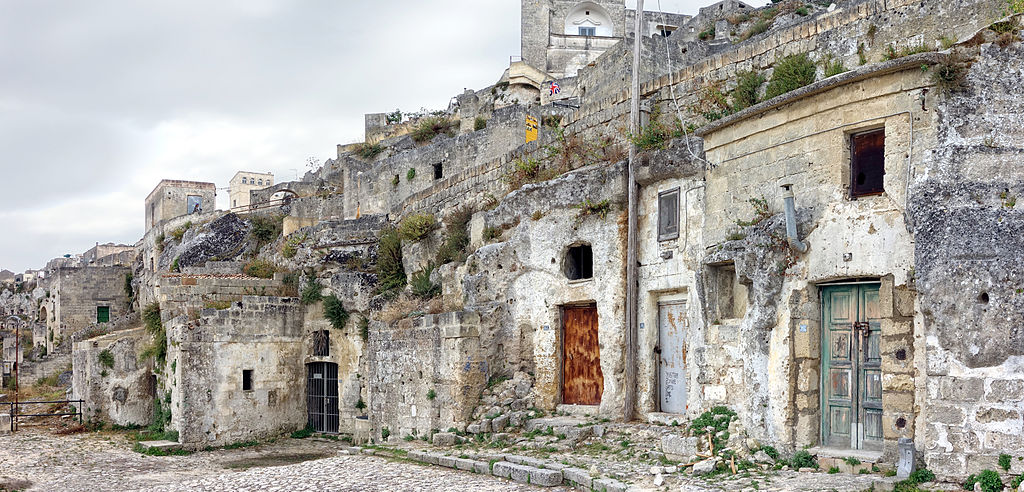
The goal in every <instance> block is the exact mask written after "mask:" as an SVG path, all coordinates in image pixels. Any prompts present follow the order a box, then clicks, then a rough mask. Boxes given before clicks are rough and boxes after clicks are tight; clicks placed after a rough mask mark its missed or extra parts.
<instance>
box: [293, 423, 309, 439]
mask: <svg viewBox="0 0 1024 492" xmlns="http://www.w3.org/2000/svg"><path fill="white" fill-rule="evenodd" d="M312 435H313V426H311V425H307V426H306V427H303V428H302V429H299V430H297V431H295V432H292V433H291V435H290V436H289V437H291V438H292V439H305V438H307V437H309V436H312Z"/></svg>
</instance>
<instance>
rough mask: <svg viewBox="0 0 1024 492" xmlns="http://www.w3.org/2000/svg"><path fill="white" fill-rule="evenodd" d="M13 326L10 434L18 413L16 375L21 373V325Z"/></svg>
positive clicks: (18, 323) (17, 323) (16, 323)
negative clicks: (12, 393)
mask: <svg viewBox="0 0 1024 492" xmlns="http://www.w3.org/2000/svg"><path fill="white" fill-rule="evenodd" d="M20 321H21V320H20V319H18V321H17V322H15V324H14V405H11V432H14V419H15V417H14V415H15V413H16V412H17V411H18V379H19V378H18V375H19V374H20V373H21V323H20Z"/></svg>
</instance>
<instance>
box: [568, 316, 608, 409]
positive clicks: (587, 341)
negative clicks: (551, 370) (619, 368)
mask: <svg viewBox="0 0 1024 492" xmlns="http://www.w3.org/2000/svg"><path fill="white" fill-rule="evenodd" d="M562 322H563V323H564V329H563V333H564V337H563V340H564V345H563V347H562V403H568V404H577V405H597V404H600V403H601V394H602V393H603V392H604V375H602V374H601V355H600V350H599V345H598V342H597V306H574V307H566V308H564V310H563V311H562Z"/></svg>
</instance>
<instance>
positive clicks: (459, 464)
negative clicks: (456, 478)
mask: <svg viewBox="0 0 1024 492" xmlns="http://www.w3.org/2000/svg"><path fill="white" fill-rule="evenodd" d="M476 464H477V462H476V461H473V460H471V459H466V458H455V468H458V469H459V470H464V471H473V470H474V469H475V468H476Z"/></svg>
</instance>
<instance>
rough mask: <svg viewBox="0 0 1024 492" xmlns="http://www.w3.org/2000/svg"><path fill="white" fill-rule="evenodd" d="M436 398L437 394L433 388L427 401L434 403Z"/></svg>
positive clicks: (428, 394) (428, 393)
mask: <svg viewBox="0 0 1024 492" xmlns="http://www.w3.org/2000/svg"><path fill="white" fill-rule="evenodd" d="M434 398H437V392H436V391H434V389H433V388H431V389H430V390H428V391H427V399H428V400H431V401H433V400H434Z"/></svg>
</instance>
